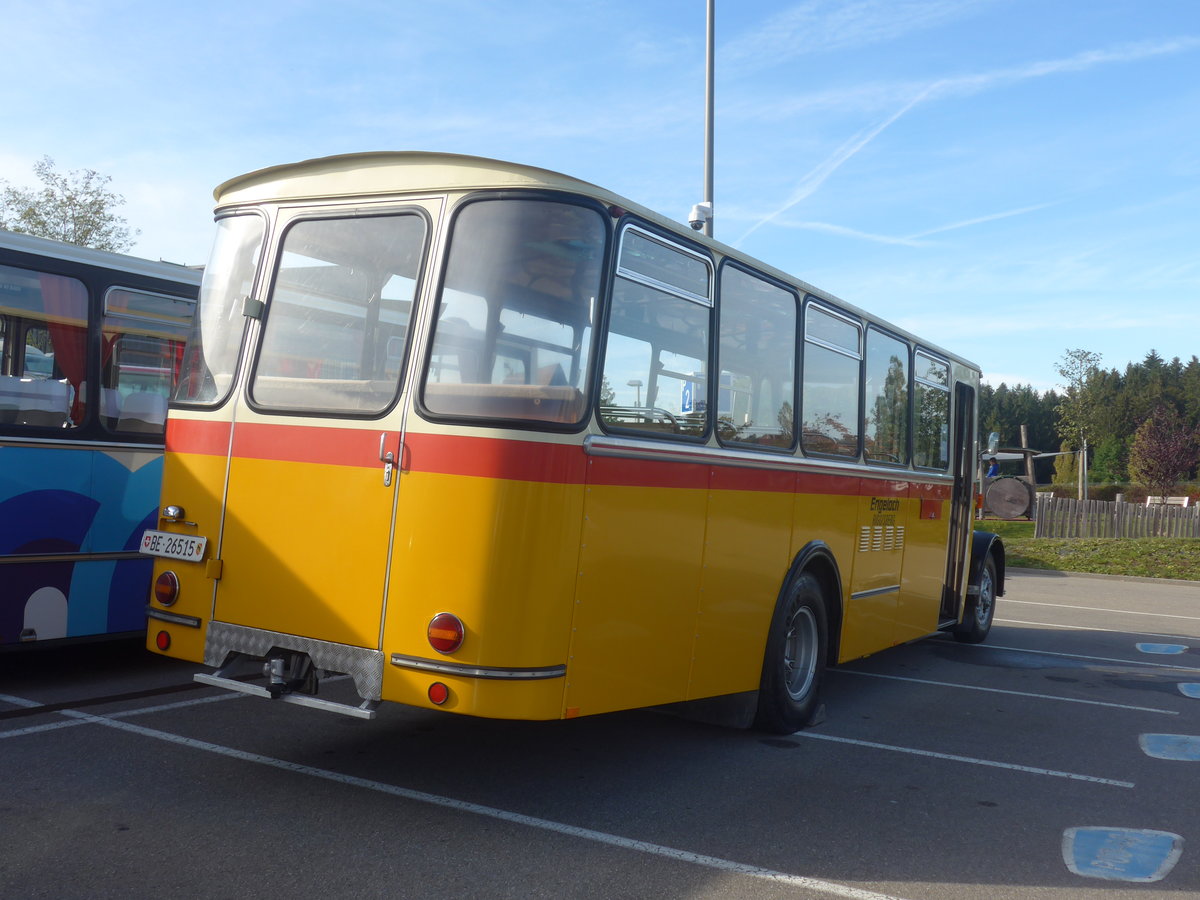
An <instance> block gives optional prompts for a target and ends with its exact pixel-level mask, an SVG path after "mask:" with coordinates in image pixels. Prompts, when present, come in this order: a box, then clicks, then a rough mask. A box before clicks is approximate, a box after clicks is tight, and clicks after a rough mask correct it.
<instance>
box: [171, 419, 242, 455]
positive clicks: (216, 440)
mask: <svg viewBox="0 0 1200 900" xmlns="http://www.w3.org/2000/svg"><path fill="white" fill-rule="evenodd" d="M230 424H231V423H229V422H210V421H199V420H196V419H176V418H173V417H172V416H167V445H166V446H167V452H168V453H199V454H201V455H203V456H224V455H225V454H227V453H228V452H229V427H230Z"/></svg>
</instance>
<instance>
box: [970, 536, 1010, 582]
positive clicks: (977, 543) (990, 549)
mask: <svg viewBox="0 0 1200 900" xmlns="http://www.w3.org/2000/svg"><path fill="white" fill-rule="evenodd" d="M989 556H991V557H992V560H993V561H994V562H995V565H996V596H998V597H1002V596H1004V541H1002V540H1001V539H1000V535H998V534H992V532H990V531H976V532H973V533H972V535H971V568H970V571H969V573H968V575H967V583H968V584H973V585H975V584H979V574H980V572H981V571H982V569H983V563H984V561H985V560H986V559H987V558H988V557H989Z"/></svg>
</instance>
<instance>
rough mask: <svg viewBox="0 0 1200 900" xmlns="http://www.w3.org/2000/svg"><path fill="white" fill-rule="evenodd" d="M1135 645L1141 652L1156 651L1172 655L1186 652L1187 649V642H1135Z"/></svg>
mask: <svg viewBox="0 0 1200 900" xmlns="http://www.w3.org/2000/svg"><path fill="white" fill-rule="evenodd" d="M1136 646H1137V648H1138V649H1139V650H1141V651H1142V652H1143V653H1157V654H1160V655H1163V656H1174V655H1175V654H1177V653H1186V652H1187V650H1188V646H1187V644H1137V645H1136Z"/></svg>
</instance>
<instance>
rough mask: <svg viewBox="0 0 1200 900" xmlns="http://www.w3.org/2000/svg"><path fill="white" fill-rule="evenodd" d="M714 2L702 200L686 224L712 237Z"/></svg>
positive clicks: (706, 74) (707, 73) (710, 19)
mask: <svg viewBox="0 0 1200 900" xmlns="http://www.w3.org/2000/svg"><path fill="white" fill-rule="evenodd" d="M715 6H716V0H708V23H707V28H706V32H707V34H706V37H707V50H706V52H705V56H704V199H703V200H702V201H701V202H700V203H697V204H696V205H695V206H693V207H692V213H691V215H690V216H688V224H689V225H691V226H692V228H694V229H695V230H696V231H703V232H704V234H706V235H708V236H709V237H712V233H713V232H712V220H713V57H714V53H713V48H714V34H715V28H714V7H715Z"/></svg>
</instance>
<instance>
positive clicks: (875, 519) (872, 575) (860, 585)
mask: <svg viewBox="0 0 1200 900" xmlns="http://www.w3.org/2000/svg"><path fill="white" fill-rule="evenodd" d="M883 484H884V483H882V482H880V483H877V485H876V486H875V490H876V491H877V492H878V493H872V494H870V495H866V496H862V497H859V498H858V528H857V531H856V533H855V537H856V546H855V549H854V554H853V556H852V557H851V559H852V560H853V562H852V566H853V571H852V572H851V574H850V591H849V594H850V596H849V598H848V600H847V603H846V619H845V628H844V629H843V632H842V650H841V659H843V660H848V659H856V658H858V657H860V656H866V655H868V654H870V653H875V652H876V651H878V650H883V649H884V648H886V647H891V646H892V645H893V644H894V639H893V638H894V634H895V621H896V606H897V603H898V601H899V590H900V570H901V566H902V564H903V562H904V549H903V527H904V522H905V512H906V504H907V503H908V501H907V500H906V499H904V498H902V497H897V496H893V495H892V494H891V492H889V491H888V490H887V489H886V488H884V487H883ZM872 487H873V485H872V483H871V482H865V483H864V491H866V490H871V489H872ZM897 529H900V530H899V532H898V531H897ZM843 577H845V573H844V572H843ZM875 592H880V593H875ZM855 594H859V596H858V597H855V596H854V595H855Z"/></svg>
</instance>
